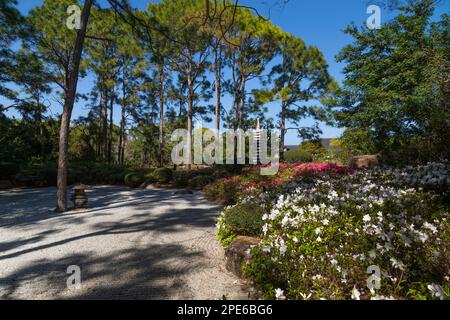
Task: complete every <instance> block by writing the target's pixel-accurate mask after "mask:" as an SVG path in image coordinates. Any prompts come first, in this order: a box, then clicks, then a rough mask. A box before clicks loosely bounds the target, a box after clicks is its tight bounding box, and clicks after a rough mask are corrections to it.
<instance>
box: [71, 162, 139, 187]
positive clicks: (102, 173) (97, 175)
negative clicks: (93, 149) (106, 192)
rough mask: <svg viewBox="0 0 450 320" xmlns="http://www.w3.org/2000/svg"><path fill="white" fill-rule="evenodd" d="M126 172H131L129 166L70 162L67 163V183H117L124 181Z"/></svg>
mask: <svg viewBox="0 0 450 320" xmlns="http://www.w3.org/2000/svg"><path fill="white" fill-rule="evenodd" d="M133 172H134V171H133ZM128 173H131V171H130V169H129V168H127V167H125V166H122V165H117V164H106V163H99V162H84V161H83V162H71V163H70V164H69V176H68V183H69V184H76V183H83V184H87V185H100V184H111V185H119V184H123V183H124V181H125V176H126V175H127V174H128Z"/></svg>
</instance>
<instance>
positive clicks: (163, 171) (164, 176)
mask: <svg viewBox="0 0 450 320" xmlns="http://www.w3.org/2000/svg"><path fill="white" fill-rule="evenodd" d="M172 176H173V171H172V170H171V169H169V168H158V169H155V171H153V177H154V178H155V179H156V181H157V182H159V183H169V182H170V181H171V180H172Z"/></svg>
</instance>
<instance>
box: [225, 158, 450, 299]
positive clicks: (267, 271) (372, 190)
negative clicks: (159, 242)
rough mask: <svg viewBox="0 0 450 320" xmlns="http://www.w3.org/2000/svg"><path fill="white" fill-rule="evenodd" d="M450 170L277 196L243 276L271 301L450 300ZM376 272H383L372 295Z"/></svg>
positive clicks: (390, 174)
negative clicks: (370, 271) (371, 271)
mask: <svg viewBox="0 0 450 320" xmlns="http://www.w3.org/2000/svg"><path fill="white" fill-rule="evenodd" d="M449 173H450V168H449V166H448V162H444V163H430V164H428V165H425V166H418V167H411V166H409V167H406V168H404V169H389V168H386V169H373V170H367V171H359V172H356V173H354V174H351V175H346V176H334V175H328V176H326V177H322V178H320V177H316V178H315V179H312V180H310V179H299V180H298V181H297V185H293V186H292V185H290V188H289V189H286V191H285V192H283V191H282V192H281V194H280V189H277V190H276V191H274V193H275V197H274V198H272V200H270V201H269V202H264V208H265V213H266V215H265V216H264V218H263V219H264V223H265V225H264V226H263V229H264V230H265V232H264V235H263V236H262V240H261V243H260V245H258V246H257V247H255V248H254V249H253V251H252V258H251V262H250V263H249V264H248V265H246V266H245V267H244V273H245V274H246V275H247V277H249V278H250V279H251V280H252V281H253V282H254V283H255V284H256V286H257V288H258V289H260V290H261V291H262V293H263V295H264V297H265V298H267V299H274V298H275V297H276V290H277V292H278V294H279V293H280V291H282V293H283V296H284V297H286V298H287V299H338V300H340V299H371V298H373V299H449V298H450V295H449V280H448V277H447V274H448V266H449V257H450V256H449V247H448V246H447V245H444V243H447V242H448V241H449V239H450V225H449V222H448V218H447V215H448V214H447V212H448V209H449V206H448V205H449V204H448V184H449V182H450V180H449V179H448V178H449ZM281 190H283V189H281ZM260 198H261V197H251V198H246V202H250V203H251V202H255V203H262V202H263V201H261V200H260ZM264 198H266V199H267V194H266V195H265V197H264ZM218 227H219V228H222V227H223V228H225V227H227V226H226V225H224V223H223V222H221V223H219V224H218ZM228 227H229V226H228ZM223 234H224V235H227V231H226V230H224V231H223ZM371 265H372V266H373V265H376V266H378V267H379V268H380V270H381V279H380V280H381V286H380V288H378V289H375V290H374V291H370V290H369V289H368V288H367V285H366V283H367V282H366V281H367V279H368V275H367V273H366V270H367V268H368V267H369V266H371ZM279 297H280V296H278V298H279Z"/></svg>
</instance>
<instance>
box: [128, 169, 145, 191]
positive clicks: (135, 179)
mask: <svg viewBox="0 0 450 320" xmlns="http://www.w3.org/2000/svg"><path fill="white" fill-rule="evenodd" d="M144 181H145V178H144V175H143V174H142V173H141V172H131V173H128V174H127V175H126V176H125V178H124V182H125V184H126V185H127V186H129V187H130V188H137V187H139V186H140V185H141V184H142V183H144Z"/></svg>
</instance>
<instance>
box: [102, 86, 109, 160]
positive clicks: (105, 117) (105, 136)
mask: <svg viewBox="0 0 450 320" xmlns="http://www.w3.org/2000/svg"><path fill="white" fill-rule="evenodd" d="M102 108H103V119H102V160H103V161H105V160H106V158H107V156H108V89H106V88H104V93H103V106H102Z"/></svg>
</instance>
